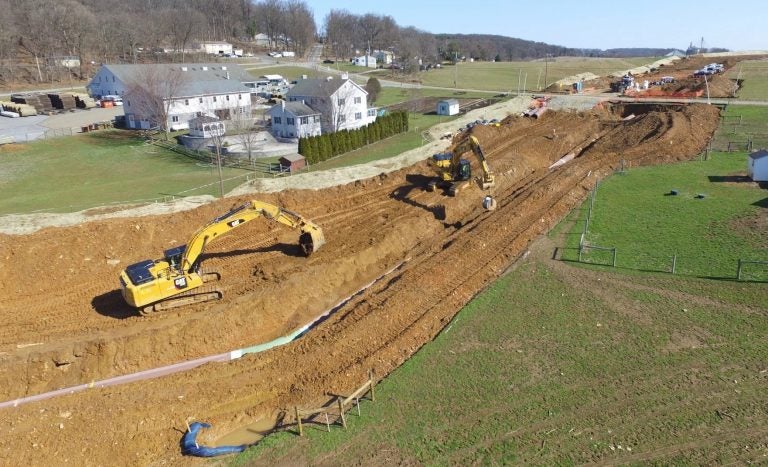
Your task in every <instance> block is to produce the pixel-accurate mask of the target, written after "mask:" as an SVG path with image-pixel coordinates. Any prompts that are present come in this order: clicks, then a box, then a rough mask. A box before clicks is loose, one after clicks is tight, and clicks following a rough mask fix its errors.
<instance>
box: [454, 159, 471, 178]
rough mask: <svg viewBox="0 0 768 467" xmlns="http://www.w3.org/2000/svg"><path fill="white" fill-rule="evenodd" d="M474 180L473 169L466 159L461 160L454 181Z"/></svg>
mask: <svg viewBox="0 0 768 467" xmlns="http://www.w3.org/2000/svg"><path fill="white" fill-rule="evenodd" d="M471 178H472V167H471V166H470V165H469V161H468V160H466V159H459V165H457V166H456V173H454V174H453V181H455V182H464V181H467V180H469V179H471Z"/></svg>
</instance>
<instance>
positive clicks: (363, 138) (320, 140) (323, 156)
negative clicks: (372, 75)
mask: <svg viewBox="0 0 768 467" xmlns="http://www.w3.org/2000/svg"><path fill="white" fill-rule="evenodd" d="M406 131H408V112H392V113H389V114H387V115H384V116H383V117H378V118H377V119H376V121H375V122H373V123H370V124H368V125H366V126H364V127H362V128H358V129H356V130H342V131H337V132H336V133H329V134H325V135H320V136H309V137H306V138H299V154H301V155H302V156H304V157H305V158H306V159H307V162H308V163H310V164H316V163H318V162H322V161H324V160H327V159H330V158H331V157H334V156H338V155H339V154H344V153H345V152H349V151H354V150H355V149H359V148H361V147H363V146H365V145H367V144H371V143H375V142H376V141H380V140H382V139H384V138H389V137H390V136H394V135H396V134H398V133H404V132H406Z"/></svg>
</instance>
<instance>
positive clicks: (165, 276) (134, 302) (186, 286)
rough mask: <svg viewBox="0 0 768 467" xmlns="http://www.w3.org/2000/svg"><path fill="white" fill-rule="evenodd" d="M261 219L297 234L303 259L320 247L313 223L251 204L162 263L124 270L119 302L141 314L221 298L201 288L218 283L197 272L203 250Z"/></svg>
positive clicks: (205, 230)
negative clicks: (235, 229)
mask: <svg viewBox="0 0 768 467" xmlns="http://www.w3.org/2000/svg"><path fill="white" fill-rule="evenodd" d="M262 216H263V217H265V218H266V219H271V220H273V221H276V222H279V223H281V224H285V225H287V226H289V227H292V228H295V229H299V230H300V231H301V235H300V236H299V246H300V247H301V250H302V252H303V253H304V255H306V256H309V255H310V254H312V253H313V252H315V251H317V250H319V249H320V247H322V246H323V245H324V244H325V236H324V235H323V231H322V229H321V228H320V227H319V226H318V225H316V224H315V223H313V222H312V221H309V220H307V219H305V218H304V217H302V216H300V215H299V214H296V213H295V212H292V211H288V210H286V209H282V208H280V207H278V206H275V205H272V204H269V203H264V202H261V201H250V202H248V203H245V204H243V205H241V206H239V207H237V208H234V209H232V210H231V211H229V212H227V213H225V214H223V215H221V216H219V217H217V218H215V219H213V220H212V221H210V222H209V223H208V224H206V225H205V226H203V227H202V228H201V229H200V230H198V231H197V232H196V233H195V235H194V236H193V237H192V240H190V241H189V243H187V244H186V245H181V246H178V247H175V248H171V249H169V250H166V251H165V257H164V258H163V259H161V260H145V261H140V262H138V263H136V264H132V265H130V266H128V267H127V268H126V269H125V270H124V271H123V272H122V273H120V285H121V287H122V293H123V298H125V301H126V302H128V304H129V305H131V306H132V307H134V308H138V309H139V312H140V313H141V314H142V315H149V314H152V313H155V312H158V311H163V310H166V309H169V308H175V307H178V306H183V305H188V304H191V303H198V302H205V301H208V300H217V299H220V298H221V297H222V296H223V294H222V292H221V290H219V289H217V288H214V287H210V286H203V284H205V283H207V282H212V281H216V280H218V279H220V276H219V274H218V273H217V272H205V271H202V270H201V268H200V260H201V255H202V253H203V250H204V249H205V247H206V246H207V245H208V244H209V243H210V242H211V241H213V240H214V239H216V238H218V237H219V236H221V235H223V234H225V233H227V232H230V231H231V230H232V229H234V228H236V227H239V226H241V225H243V224H245V223H246V222H249V221H252V220H254V219H258V218H259V217H262Z"/></svg>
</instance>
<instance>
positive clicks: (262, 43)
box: [253, 32, 270, 47]
mask: <svg viewBox="0 0 768 467" xmlns="http://www.w3.org/2000/svg"><path fill="white" fill-rule="evenodd" d="M253 44H254V45H255V46H257V47H269V45H270V40H269V36H268V35H266V34H264V33H263V32H260V33H258V34H254V36H253Z"/></svg>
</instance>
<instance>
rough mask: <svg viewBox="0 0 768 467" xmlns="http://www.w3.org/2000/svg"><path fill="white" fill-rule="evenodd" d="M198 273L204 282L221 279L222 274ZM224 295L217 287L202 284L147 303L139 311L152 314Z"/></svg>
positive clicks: (142, 313) (212, 272) (214, 272)
mask: <svg viewBox="0 0 768 467" xmlns="http://www.w3.org/2000/svg"><path fill="white" fill-rule="evenodd" d="M198 274H199V275H200V277H201V278H202V279H203V283H210V282H217V281H219V280H220V279H221V274H219V272H218V271H200V272H199V273H198ZM222 297H224V293H223V292H222V291H221V290H220V289H218V288H217V287H215V286H202V287H198V288H196V289H192V290H190V291H188V292H183V293H180V294H179V295H174V296H173V297H171V298H169V299H167V300H163V301H161V302H157V303H153V304H152V305H147V306H145V307H144V308H141V309H140V310H139V313H141V315H142V316H150V315H154V314H156V313H160V312H162V311H165V310H170V309H171V308H176V307H180V306H185V305H191V304H193V303H202V302H208V301H212V300H221V298H222Z"/></svg>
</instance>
